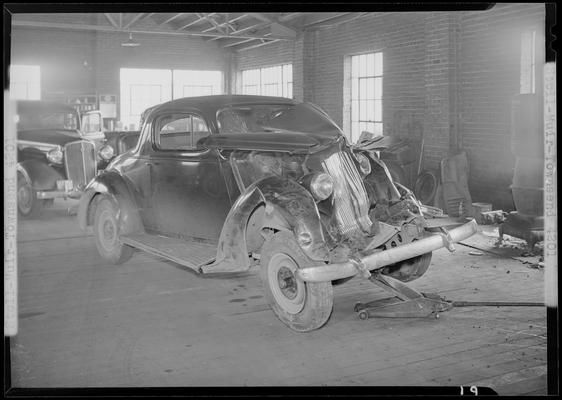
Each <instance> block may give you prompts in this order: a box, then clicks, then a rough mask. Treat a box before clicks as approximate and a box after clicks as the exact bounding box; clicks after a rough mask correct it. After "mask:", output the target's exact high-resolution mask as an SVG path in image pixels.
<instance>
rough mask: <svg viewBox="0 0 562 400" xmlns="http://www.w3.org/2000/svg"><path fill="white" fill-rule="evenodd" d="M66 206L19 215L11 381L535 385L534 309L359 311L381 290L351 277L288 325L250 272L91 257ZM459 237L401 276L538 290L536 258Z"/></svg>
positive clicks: (538, 373) (540, 328) (436, 285)
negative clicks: (308, 325) (477, 250)
mask: <svg viewBox="0 0 562 400" xmlns="http://www.w3.org/2000/svg"><path fill="white" fill-rule="evenodd" d="M67 204H68V203H64V202H61V203H56V204H55V207H54V208H52V209H47V210H46V211H45V214H44V215H43V217H42V218H41V220H37V221H20V222H19V231H18V232H19V233H18V255H19V256H18V260H19V265H18V267H19V317H20V319H19V332H18V335H17V336H16V337H14V338H13V339H12V342H11V346H12V349H11V350H12V352H11V358H12V384H13V386H14V387H23V388H35V387H42V388H44V387H133V386H145V387H147V386H149V387H150V386H155V387H162V386H181V387H184V386H264V385H265V386H272V385H273V386H318V385H328V386H341V385H345V386H356V385H358V386H383V385H384V386H386V385H390V386H411V385H423V386H459V385H479V386H488V387H491V388H493V389H494V390H496V391H497V392H498V393H499V394H504V395H515V394H546V355H547V351H546V313H545V309H543V308H536V307H535V308H524V307H512V308H507V307H505V308H495V307H466V308H455V309H453V310H451V311H449V312H446V313H443V314H441V317H440V318H439V319H434V318H429V319H375V318H373V319H369V320H367V321H361V320H359V319H358V318H357V317H356V315H355V314H354V313H353V306H354V304H355V303H356V302H358V301H369V300H373V299H376V298H384V297H387V296H386V294H385V293H384V292H382V291H381V290H380V289H378V288H377V287H375V286H374V285H372V284H371V283H369V282H368V281H365V280H364V279H362V278H354V279H352V280H351V281H349V282H347V283H345V284H343V285H340V286H337V287H335V288H334V293H335V298H334V311H333V314H332V316H331V319H330V320H329V321H328V323H327V325H325V326H324V327H323V328H321V329H320V330H317V331H314V332H310V333H295V332H293V331H291V330H289V329H288V328H286V327H285V326H284V325H283V324H282V323H281V322H280V321H279V320H278V319H276V317H275V316H274V314H273V313H272V312H271V311H270V310H269V308H268V306H267V304H266V302H265V300H264V295H263V292H262V288H261V284H260V281H259V276H258V274H257V271H255V270H253V271H251V272H250V273H244V274H240V275H237V276H234V277H226V276H224V277H213V278H208V277H204V276H203V277H201V276H198V275H196V274H195V273H193V272H192V271H191V270H190V269H189V268H185V267H181V266H179V265H177V264H174V263H171V262H167V261H164V260H162V259H159V258H156V257H153V256H150V255H146V254H141V253H137V254H135V256H134V257H133V259H132V260H130V261H129V262H127V263H125V264H123V265H120V266H113V265H108V264H106V263H104V262H102V261H101V260H100V258H98V255H97V252H96V248H95V245H94V242H93V239H92V237H91V236H88V235H86V234H84V233H83V232H81V231H80V230H79V228H78V226H77V222H76V217H75V216H70V215H68V214H67V212H66V210H65V208H64V207H66V205H67ZM470 251H474V249H473V248H470V247H465V246H462V245H457V251H456V252H455V253H454V254H450V253H449V252H448V251H446V250H439V251H437V252H435V253H434V258H433V264H432V266H431V268H430V270H429V272H428V273H427V274H426V275H424V276H423V277H422V278H420V279H419V280H417V281H415V282H413V283H411V285H412V286H413V287H414V288H416V289H418V290H421V291H424V292H436V293H439V294H441V295H444V296H446V297H447V299H449V300H478V301H485V300H493V301H533V302H537V301H543V278H544V271H543V270H542V269H535V268H532V267H531V266H530V265H529V264H524V263H522V262H520V261H518V260H515V259H512V258H507V257H503V256H499V255H497V254H492V253H488V252H484V254H483V255H480V256H475V255H470V254H469V252H470Z"/></svg>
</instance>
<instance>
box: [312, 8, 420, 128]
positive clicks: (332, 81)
mask: <svg viewBox="0 0 562 400" xmlns="http://www.w3.org/2000/svg"><path fill="white" fill-rule="evenodd" d="M424 28H425V26H424V19H423V14H420V13H391V14H383V15H380V14H375V15H371V16H366V17H363V18H360V19H356V20H354V21H353V22H352V23H348V24H341V25H339V26H336V27H333V28H328V29H323V30H320V31H318V32H316V33H312V34H311V35H313V40H310V41H309V42H311V43H308V45H309V46H310V48H309V49H307V50H306V51H305V53H307V54H308V55H309V57H308V58H307V63H311V64H312V65H309V66H306V65H305V70H307V71H308V73H309V74H310V81H311V83H312V85H311V86H312V87H311V89H312V90H311V93H307V91H306V90H305V95H304V97H305V98H307V99H308V100H310V101H313V102H315V103H317V104H318V105H319V106H320V107H322V108H323V109H324V110H325V111H326V112H327V113H328V114H329V115H330V116H332V118H333V119H334V120H335V121H336V122H337V123H338V124H340V125H342V126H343V125H344V117H345V118H349V116H348V115H347V114H346V112H347V113H348V112H349V110H344V105H343V99H344V92H343V90H344V73H343V70H344V60H345V58H346V57H347V56H350V55H354V54H360V53H367V52H375V51H382V52H383V57H384V61H383V122H384V133H385V134H397V135H405V136H406V135H410V134H412V135H415V136H417V137H419V136H420V135H421V132H422V130H423V121H424V109H425V91H424V66H425V53H424V52H425V48H424ZM346 86H347V85H346Z"/></svg>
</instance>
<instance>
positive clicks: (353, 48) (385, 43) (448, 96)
mask: <svg viewBox="0 0 562 400" xmlns="http://www.w3.org/2000/svg"><path fill="white" fill-rule="evenodd" d="M544 23H545V6H544V4H507V3H506V4H496V5H495V6H494V7H493V8H492V9H490V10H486V11H474V12H423V13H419V12H418V13H413V12H412V13H405V12H400V13H384V14H379V13H374V14H373V15H371V16H366V17H364V18H360V19H356V20H354V21H353V22H351V23H344V24H341V25H338V26H333V27H330V28H327V29H320V30H316V31H311V32H305V33H304V35H301V37H300V38H299V40H297V41H296V42H294V43H292V44H291V43H283V44H279V45H270V46H263V47H260V48H256V49H253V50H248V51H243V52H238V53H237V55H236V56H235V62H236V63H237V67H238V70H243V69H246V68H258V67H262V66H271V65H275V64H282V63H287V62H292V63H293V70H294V73H293V74H294V78H293V79H294V84H293V87H294V91H295V92H294V93H295V98H297V99H298V100H303V99H304V100H306V101H312V102H314V103H316V104H318V105H319V106H320V107H321V108H323V109H324V110H325V111H326V112H327V113H328V114H329V115H330V116H331V117H332V118H334V120H335V121H336V122H337V123H338V124H340V125H342V126H344V125H345V118H346V115H345V114H346V112H347V113H348V112H349V111H347V110H344V94H345V93H344V89H345V81H344V60H345V57H347V56H350V55H354V54H360V53H369V52H374V51H382V52H383V54H384V73H383V123H384V134H385V135H399V136H402V137H413V138H417V139H421V138H422V137H423V138H424V155H423V157H424V168H427V169H435V168H438V166H439V161H440V160H441V159H442V158H443V157H445V156H447V155H448V154H449V153H453V152H454V151H455V150H456V149H457V148H458V149H463V150H465V151H466V152H467V155H468V159H469V165H470V173H469V189H470V193H471V196H472V200H473V201H483V202H490V203H492V204H493V206H494V209H503V210H504V211H509V210H513V208H514V206H513V200H512V196H511V191H510V188H509V186H510V185H511V181H512V177H513V168H514V165H515V156H513V155H512V153H511V150H510V145H509V143H510V137H511V131H510V130H511V124H510V118H511V104H512V98H513V96H514V95H516V94H518V93H519V92H520V73H521V34H522V33H523V32H526V31H529V30H536V31H537V32H538V33H539V34H540V36H539V37H541V36H542V35H543V34H544ZM537 43H539V44H542V43H544V37H542V38H539V39H538V40H537ZM539 53H540V51H539ZM542 53H543V55H544V49H543V50H542ZM537 61H539V62H540V60H537ZM538 65H540V64H538ZM538 69H540V67H539V68H538ZM537 79H538V80H537V82H540V79H541V78H540V76H537ZM300 83H301V84H302V86H300V87H299V84H300ZM539 86H540V84H537V88H539ZM297 91H298V92H297ZM297 93H298V95H297Z"/></svg>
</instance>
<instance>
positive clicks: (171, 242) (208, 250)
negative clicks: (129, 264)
mask: <svg viewBox="0 0 562 400" xmlns="http://www.w3.org/2000/svg"><path fill="white" fill-rule="evenodd" d="M120 239H121V242H122V243H124V244H127V245H129V246H131V247H135V248H137V249H140V250H142V251H145V252H147V253H150V254H154V255H156V256H160V257H164V258H166V259H168V260H171V261H173V262H175V263H178V264H180V265H183V266H185V267H189V268H192V269H194V270H195V271H197V272H201V271H200V267H201V266H203V265H205V264H209V263H211V262H213V261H214V260H215V257H216V254H217V246H216V245H213V244H209V243H202V242H196V241H186V240H181V239H176V238H170V237H164V236H157V235H150V234H147V233H137V234H130V235H123V236H121V238H120Z"/></svg>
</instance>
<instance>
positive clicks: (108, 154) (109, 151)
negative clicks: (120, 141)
mask: <svg viewBox="0 0 562 400" xmlns="http://www.w3.org/2000/svg"><path fill="white" fill-rule="evenodd" d="M114 154H115V150H113V147H111V146H110V145H108V144H106V145H105V146H102V147H101V149H100V150H99V155H100V157H101V158H103V159H104V160H105V161H108V160H111V159H112V158H113V155H114Z"/></svg>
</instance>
